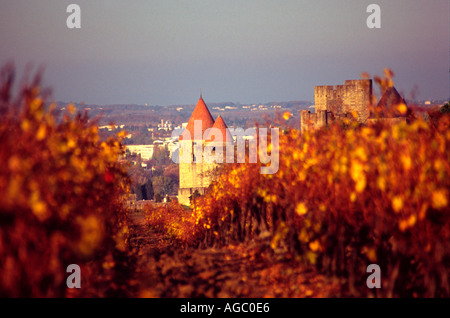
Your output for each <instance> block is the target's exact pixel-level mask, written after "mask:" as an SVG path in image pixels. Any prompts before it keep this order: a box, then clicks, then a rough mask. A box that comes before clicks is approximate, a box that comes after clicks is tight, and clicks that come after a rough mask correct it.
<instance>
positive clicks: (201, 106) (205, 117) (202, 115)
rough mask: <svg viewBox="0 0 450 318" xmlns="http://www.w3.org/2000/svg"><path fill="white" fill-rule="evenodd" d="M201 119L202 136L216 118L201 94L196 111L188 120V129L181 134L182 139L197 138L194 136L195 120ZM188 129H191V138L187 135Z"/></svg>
mask: <svg viewBox="0 0 450 318" xmlns="http://www.w3.org/2000/svg"><path fill="white" fill-rule="evenodd" d="M195 120H201V121H202V136H203V133H204V132H205V130H206V129H208V128H211V127H212V126H213V125H214V118H213V117H212V116H211V113H210V112H209V109H208V107H207V106H206V104H205V101H204V100H203V98H202V97H201V96H200V99H199V100H198V103H197V106H195V109H194V112H193V113H192V115H191V118H190V119H189V121H188V124H187V126H186V129H185V130H184V131H183V133H182V134H181V135H180V140H183V139H184V140H188V139H191V140H195V139H194V138H195V136H194V121H195ZM186 131H189V133H190V134H191V136H190V138H189V136H187V134H185V133H186Z"/></svg>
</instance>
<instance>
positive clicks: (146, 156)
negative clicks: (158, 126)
mask: <svg viewBox="0 0 450 318" xmlns="http://www.w3.org/2000/svg"><path fill="white" fill-rule="evenodd" d="M153 147H154V146H153V145H127V146H126V149H127V150H129V151H130V153H132V154H133V153H134V154H137V155H141V158H142V159H143V160H150V159H152V157H153Z"/></svg>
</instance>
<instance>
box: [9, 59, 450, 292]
mask: <svg viewBox="0 0 450 318" xmlns="http://www.w3.org/2000/svg"><path fill="white" fill-rule="evenodd" d="M377 82H378V83H379V84H380V85H381V86H383V85H387V86H389V85H391V83H390V78H387V79H378V80H377ZM13 83H14V72H13V70H12V69H11V68H8V67H7V68H4V69H3V71H2V73H1V81H0V116H1V118H0V157H1V158H2V162H3V164H2V165H1V166H0V224H1V228H0V272H1V276H0V295H1V296H3V297H5V296H6V297H117V296H121V297H349V296H350V297H450V206H449V196H450V193H449V191H450V148H449V146H450V129H449V115H446V114H439V116H438V115H436V114H434V115H433V116H430V117H431V118H432V120H428V121H425V120H424V119H422V118H421V117H420V116H415V115H414V114H409V116H408V121H404V122H398V123H394V124H392V123H389V122H387V121H377V122H376V123H375V124H372V125H370V126H362V125H358V124H357V123H356V122H353V121H351V120H349V121H348V122H344V123H336V124H333V125H330V126H329V127H326V128H324V129H321V130H319V131H316V132H307V133H305V134H303V135H300V132H299V131H298V130H295V129H289V128H288V127H287V126H286V127H285V129H284V130H283V134H281V135H280V142H279V149H280V162H279V170H278V172H277V173H276V174H273V175H270V174H269V175H263V174H260V164H230V165H227V166H225V167H224V168H223V171H222V173H221V175H220V176H219V177H218V178H217V180H216V181H215V182H214V183H213V184H212V185H211V186H210V188H209V189H208V191H207V193H206V194H205V195H204V196H201V197H198V198H195V199H194V201H193V202H192V204H191V207H184V206H181V205H179V204H178V203H177V202H176V201H172V202H170V203H168V204H165V205H162V206H161V207H157V208H155V207H153V206H151V205H148V206H146V207H145V209H144V211H143V212H142V213H131V211H128V210H127V209H126V208H125V207H124V204H123V202H124V200H125V197H126V195H127V193H129V191H130V180H129V177H128V175H127V167H126V165H125V164H124V162H123V161H122V160H121V158H122V155H123V154H124V149H123V146H122V145H121V138H123V137H124V134H120V135H118V136H115V137H111V138H109V139H108V140H106V141H102V140H100V139H99V135H98V128H97V126H96V124H95V122H92V121H90V120H88V117H87V115H82V114H76V113H74V111H73V109H71V107H68V109H66V110H65V112H64V113H62V114H61V113H58V112H56V111H55V109H53V108H52V106H51V105H50V106H49V105H48V104H47V103H46V100H45V99H46V96H47V92H46V91H45V90H43V89H42V88H41V87H40V79H39V76H36V77H34V78H32V79H31V80H28V81H24V83H23V84H22V86H21V88H20V91H19V94H17V96H13V95H12V87H13ZM398 107H399V109H398V111H400V112H405V111H406V110H405V109H404V108H405V105H398ZM288 119H289V115H288V114H287V115H286V114H285V116H284V118H281V119H280V122H279V124H280V127H283V125H285V121H287V120H288ZM69 264H79V265H80V267H81V272H82V275H83V276H82V277H83V280H82V281H83V283H82V284H83V285H82V288H81V289H68V288H67V287H66V285H65V279H66V277H67V274H66V267H67V265H69ZM369 264H378V265H379V266H380V268H381V269H382V282H381V284H382V288H380V289H369V288H367V286H366V278H367V277H368V274H367V273H366V268H367V266H368V265H369Z"/></svg>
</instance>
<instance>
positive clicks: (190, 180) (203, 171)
mask: <svg viewBox="0 0 450 318" xmlns="http://www.w3.org/2000/svg"><path fill="white" fill-rule="evenodd" d="M181 143H183V144H184V145H191V146H192V142H191V141H190V140H185V141H184V140H183V141H180V146H181ZM204 146H205V145H204V142H203V143H202V149H204ZM182 149H183V146H181V147H180V163H179V169H180V187H179V190H178V202H180V203H181V204H184V205H189V204H190V200H189V197H190V196H191V195H192V194H193V193H194V192H195V190H197V191H198V192H199V193H200V194H204V191H205V189H206V188H207V187H208V186H209V185H210V184H211V182H212V180H213V179H214V176H215V171H216V169H217V167H218V164H216V163H207V162H204V161H203V162H201V163H199V162H193V159H194V158H193V157H192V158H191V160H189V162H182V160H181V158H182ZM193 152H194V151H193Z"/></svg>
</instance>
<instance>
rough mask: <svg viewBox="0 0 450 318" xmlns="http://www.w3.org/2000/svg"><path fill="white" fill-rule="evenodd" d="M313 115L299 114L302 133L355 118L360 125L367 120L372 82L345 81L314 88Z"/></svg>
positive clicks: (305, 111)
mask: <svg viewBox="0 0 450 318" xmlns="http://www.w3.org/2000/svg"><path fill="white" fill-rule="evenodd" d="M314 101H315V113H311V112H310V111H307V110H304V111H302V112H301V125H302V128H301V129H302V132H303V131H305V130H307V129H317V128H320V127H323V126H325V125H327V124H328V123H330V121H331V120H339V119H343V118H346V117H347V118H348V117H352V118H353V114H354V115H355V116H356V120H357V121H358V122H360V123H366V122H367V119H368V118H369V115H370V112H369V105H370V103H371V101H372V80H370V79H364V80H346V81H345V84H344V85H336V86H316V87H315V88H314Z"/></svg>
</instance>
